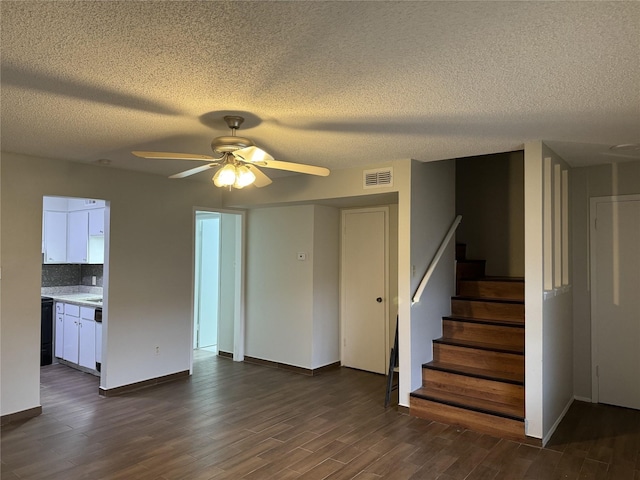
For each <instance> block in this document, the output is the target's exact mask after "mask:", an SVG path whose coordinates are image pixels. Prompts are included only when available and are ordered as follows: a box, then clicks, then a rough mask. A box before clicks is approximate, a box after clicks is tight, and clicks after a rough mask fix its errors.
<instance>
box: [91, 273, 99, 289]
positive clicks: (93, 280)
mask: <svg viewBox="0 0 640 480" xmlns="http://www.w3.org/2000/svg"><path fill="white" fill-rule="evenodd" d="M97 283H98V279H97V278H96V276H95V275H93V276H92V277H91V285H93V286H94V287H95V286H96V285H97Z"/></svg>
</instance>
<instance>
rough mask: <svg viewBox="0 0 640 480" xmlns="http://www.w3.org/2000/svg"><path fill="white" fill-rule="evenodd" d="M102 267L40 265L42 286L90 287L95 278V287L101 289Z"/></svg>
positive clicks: (65, 264)
mask: <svg viewBox="0 0 640 480" xmlns="http://www.w3.org/2000/svg"><path fill="white" fill-rule="evenodd" d="M102 272H103V266H102V265H99V264H97V265H94V264H91V265H89V264H83V265H80V264H68V263H64V264H48V265H42V286H43V287H63V286H70V285H91V279H92V277H94V276H95V277H96V286H98V287H102V286H103V285H102Z"/></svg>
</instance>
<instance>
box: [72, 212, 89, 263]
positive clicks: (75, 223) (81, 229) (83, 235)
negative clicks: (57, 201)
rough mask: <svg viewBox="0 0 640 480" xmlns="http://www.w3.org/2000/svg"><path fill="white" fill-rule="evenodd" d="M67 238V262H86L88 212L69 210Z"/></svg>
mask: <svg viewBox="0 0 640 480" xmlns="http://www.w3.org/2000/svg"><path fill="white" fill-rule="evenodd" d="M68 215H69V216H68V221H69V238H68V239H67V262H69V263H87V251H88V247H89V212H87V211H86V210H85V211H77V212H69V214H68Z"/></svg>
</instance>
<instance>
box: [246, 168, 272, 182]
mask: <svg viewBox="0 0 640 480" xmlns="http://www.w3.org/2000/svg"><path fill="white" fill-rule="evenodd" d="M247 168H249V170H251V171H252V172H253V174H254V175H255V176H256V179H255V180H254V182H253V184H254V185H255V186H256V187H266V186H267V185H269V184H271V183H272V181H271V179H270V178H269V177H267V176H266V175H265V174H264V172H263V171H262V170H260V169H259V168H258V167H256V166H255V165H250V164H247Z"/></svg>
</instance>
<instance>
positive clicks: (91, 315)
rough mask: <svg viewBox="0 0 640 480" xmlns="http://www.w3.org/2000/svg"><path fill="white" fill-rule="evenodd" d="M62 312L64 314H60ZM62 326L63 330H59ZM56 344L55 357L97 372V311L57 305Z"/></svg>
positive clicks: (69, 305)
mask: <svg viewBox="0 0 640 480" xmlns="http://www.w3.org/2000/svg"><path fill="white" fill-rule="evenodd" d="M60 311H62V312H63V313H58V312H60ZM60 325H62V328H59V326H60ZM55 344H56V347H55V355H56V356H57V357H58V358H62V359H63V360H66V361H67V362H68V363H70V364H75V365H79V366H81V367H85V368H88V369H90V370H95V369H96V322H95V309H94V308H90V307H80V306H78V305H73V304H70V303H57V304H56V339H55ZM71 366H73V365H71Z"/></svg>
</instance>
